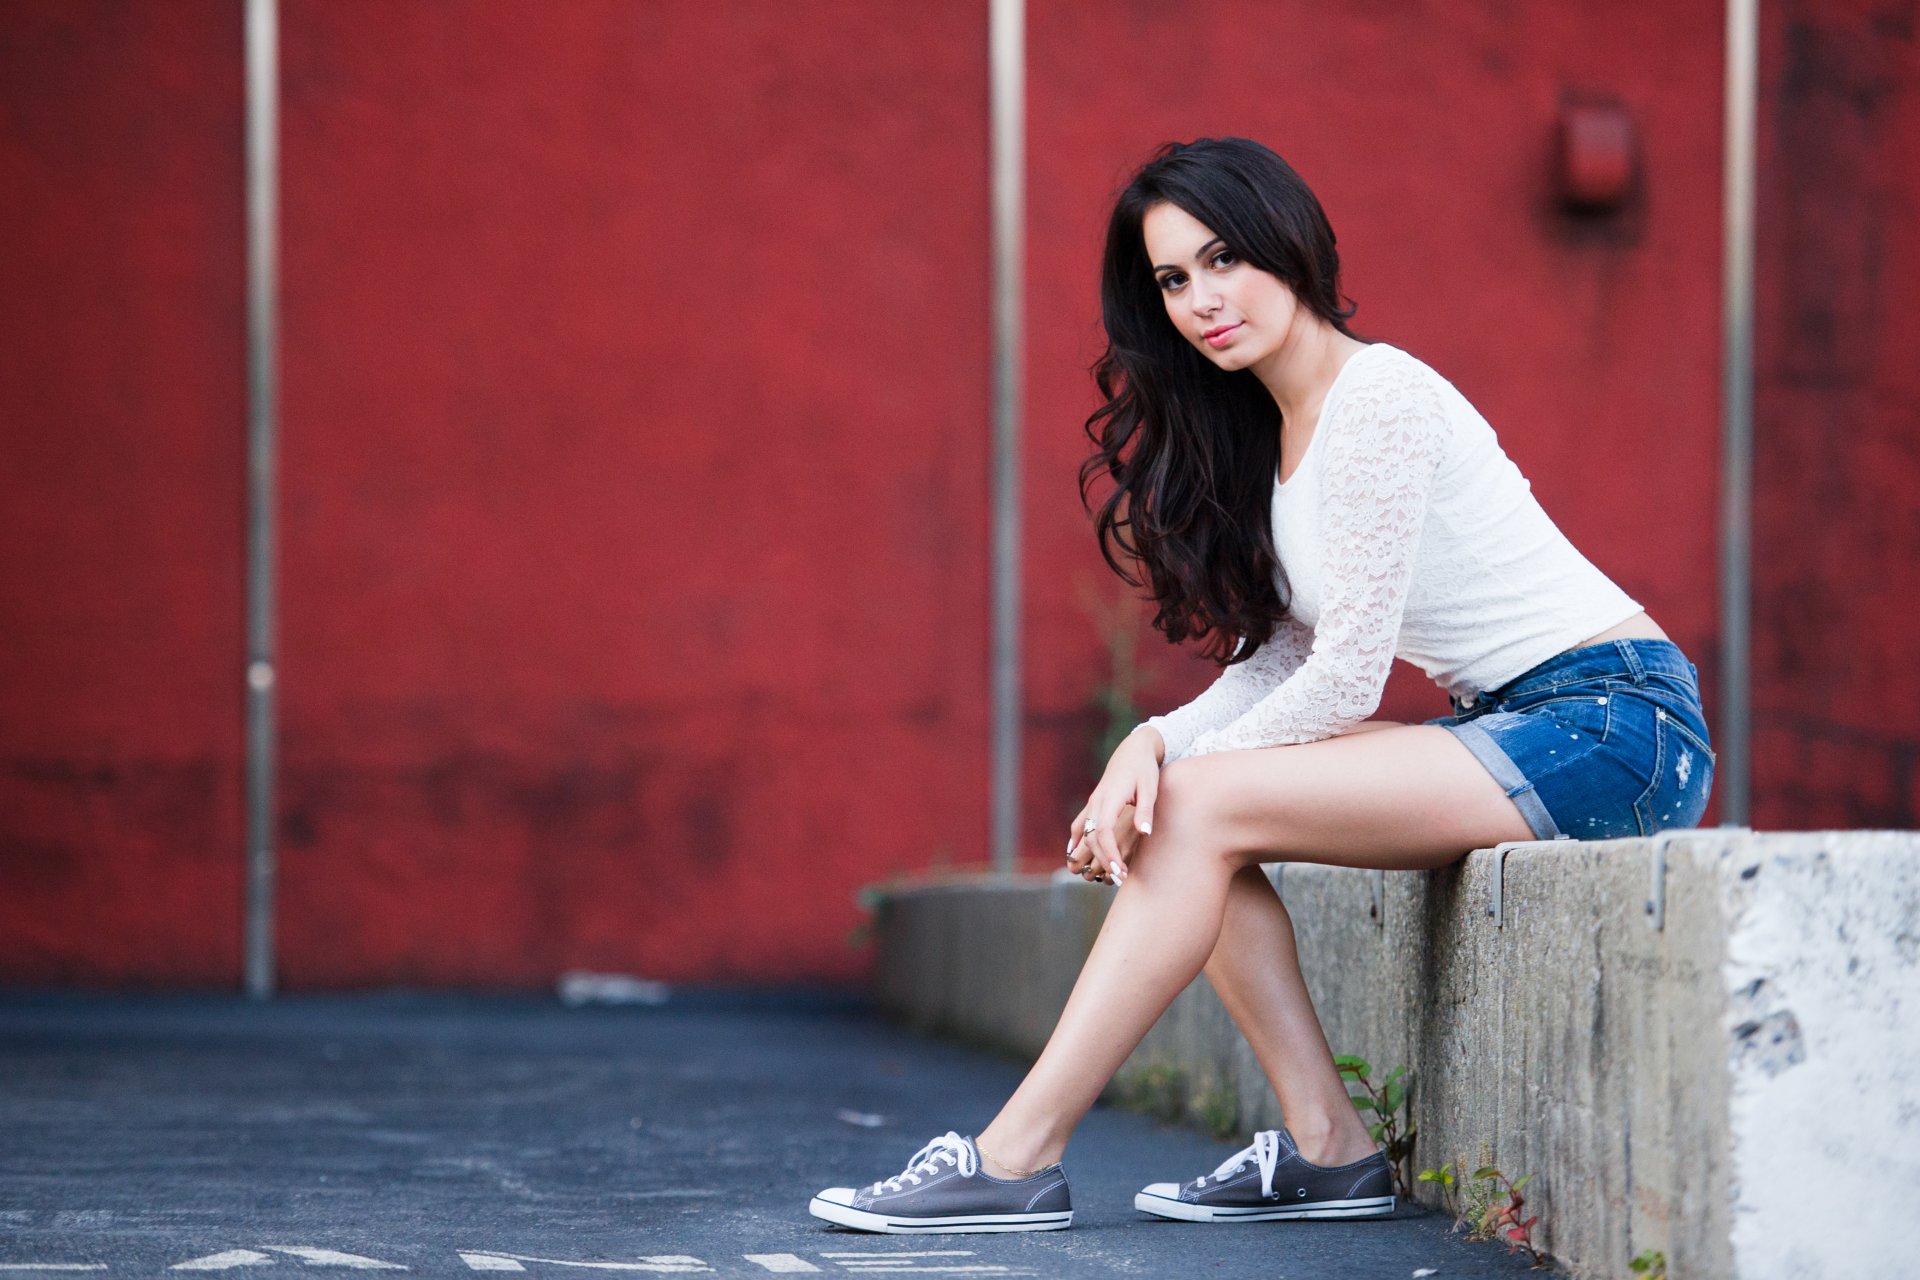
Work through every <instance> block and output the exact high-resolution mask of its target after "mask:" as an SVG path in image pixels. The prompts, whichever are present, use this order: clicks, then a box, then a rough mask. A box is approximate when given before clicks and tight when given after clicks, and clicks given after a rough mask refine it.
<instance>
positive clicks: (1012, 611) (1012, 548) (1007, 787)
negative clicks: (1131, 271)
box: [987, 0, 1027, 872]
mask: <svg viewBox="0 0 1920 1280" xmlns="http://www.w3.org/2000/svg"><path fill="white" fill-rule="evenodd" d="M1026 20H1027V16H1026V5H1025V0H992V8H991V11H990V14H989V18H988V36H987V38H988V45H989V51H990V57H989V61H990V66H991V82H992V93H991V96H992V108H991V110H992V144H991V145H992V157H993V158H992V165H993V176H992V185H993V865H994V868H995V870H997V871H1000V872H1011V871H1012V870H1013V868H1014V864H1015V860H1016V859H1017V858H1018V856H1019V848H1020V721H1021V706H1020V388H1021V369H1020V344H1021V319H1022V317H1021V302H1022V298H1021V294H1022V267H1023V261H1022V259H1023V258H1024V256H1025V248H1026V246H1025V243H1024V238H1025V227H1024V204H1025V185H1024V178H1025V169H1026V147H1025V132H1026V106H1025V95H1024V89H1025V81H1026Z"/></svg>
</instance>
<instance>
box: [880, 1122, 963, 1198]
mask: <svg viewBox="0 0 1920 1280" xmlns="http://www.w3.org/2000/svg"><path fill="white" fill-rule="evenodd" d="M942 1161H944V1162H946V1163H947V1164H949V1165H952V1166H954V1167H955V1168H957V1169H959V1170H960V1176H962V1177H964V1178H971V1177H972V1176H973V1174H974V1171H975V1170H977V1169H978V1168H979V1167H980V1161H979V1158H978V1157H977V1156H975V1155H974V1154H973V1144H972V1143H970V1142H968V1141H967V1140H966V1139H965V1138H963V1137H961V1136H960V1135H959V1134H957V1133H955V1132H954V1131H953V1130H951V1129H949V1130H947V1132H946V1134H945V1135H944V1136H942V1137H938V1138H935V1139H934V1140H933V1141H932V1142H929V1143H928V1144H927V1145H926V1146H924V1147H922V1148H920V1149H919V1150H918V1151H916V1152H914V1153H913V1159H911V1160H909V1161H907V1167H906V1168H904V1169H902V1170H901V1171H900V1172H899V1173H896V1174H894V1175H893V1176H892V1177H891V1178H885V1179H882V1180H881V1181H879V1182H876V1183H874V1184H873V1190H874V1194H876V1195H878V1194H879V1193H880V1192H881V1191H883V1190H884V1191H898V1190H900V1182H901V1180H902V1179H905V1180H906V1181H908V1182H911V1183H913V1185H914V1186H916V1187H917V1186H919V1185H920V1175H921V1174H923V1173H925V1174H935V1173H938V1172H940V1164H941V1162H942Z"/></svg>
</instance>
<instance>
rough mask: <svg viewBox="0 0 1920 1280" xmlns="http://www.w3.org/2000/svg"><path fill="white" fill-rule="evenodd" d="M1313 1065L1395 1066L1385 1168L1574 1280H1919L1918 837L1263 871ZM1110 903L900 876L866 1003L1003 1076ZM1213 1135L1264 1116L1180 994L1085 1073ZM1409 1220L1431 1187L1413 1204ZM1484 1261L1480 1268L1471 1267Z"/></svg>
mask: <svg viewBox="0 0 1920 1280" xmlns="http://www.w3.org/2000/svg"><path fill="white" fill-rule="evenodd" d="M1276 872H1277V875H1278V883H1279V885H1280V889H1281V895H1282V897H1283V898H1284V899H1285V900H1286V903H1287V906H1288V909H1289V911H1290V912H1291V914H1292V916H1293V921H1294V927H1295V931H1296V934H1297V936H1298V940H1299V946H1300V953H1301V964H1302V968H1303V970H1304V971H1305V974H1306V977H1307V982H1308V986H1309V988H1310V989H1311V991H1312V993H1313V997H1314V1002H1315V1005H1316V1007H1317V1008H1318V1010H1319V1012H1320V1016H1321V1020H1322V1022H1323V1023H1324V1024H1325V1026H1326V1029H1327V1036H1328V1039H1329V1040H1330V1041H1331V1042H1332V1044H1333V1047H1334V1051H1335V1052H1336V1053H1354V1054H1359V1055H1362V1056H1364V1057H1366V1058H1368V1059H1369V1061H1370V1062H1372V1063H1373V1064H1374V1065H1375V1071H1376V1076H1377V1075H1380V1074H1384V1073H1385V1071H1386V1070H1387V1069H1389V1068H1391V1067H1393V1066H1398V1065H1404V1066H1406V1067H1407V1068H1408V1070H1409V1071H1410V1072H1411V1073H1412V1079H1413V1094H1412V1102H1411V1104H1410V1106H1411V1113H1412V1122H1413V1124H1414V1125H1415V1127H1416V1129H1417V1135H1418V1136H1417V1139H1416V1146H1415V1148H1414V1152H1413V1170H1414V1172H1415V1173H1417V1172H1418V1171H1419V1170H1420V1169H1423V1168H1428V1167H1438V1166H1441V1165H1443V1164H1445V1163H1447V1162H1448V1161H1450V1160H1464V1161H1465V1162H1466V1170H1467V1171H1468V1172H1471V1171H1472V1169H1473V1168H1474V1167H1476V1166H1477V1165H1479V1164H1481V1163H1483V1162H1484V1163H1492V1164H1496V1165H1498V1166H1499V1167H1500V1168H1501V1169H1502V1170H1504V1171H1505V1172H1507V1173H1508V1174H1509V1175H1511V1176H1514V1177H1518V1176H1520V1175H1521V1174H1524V1173H1531V1174H1533V1175H1534V1180H1533V1182H1532V1183H1531V1185H1530V1186H1529V1187H1528V1193H1529V1199H1530V1203H1531V1208H1532V1210H1533V1211H1537V1212H1538V1213H1539V1214H1540V1223H1539V1225H1538V1226H1537V1227H1536V1228H1535V1238H1536V1240H1537V1241H1538V1243H1539V1244H1540V1245H1541V1246H1542V1247H1543V1248H1544V1249H1546V1250H1547V1251H1549V1252H1550V1253H1552V1254H1553V1255H1554V1256H1555V1258H1556V1259H1557V1260H1558V1261H1559V1262H1560V1263H1561V1265H1563V1266H1565V1267H1567V1268H1568V1269H1569V1270H1570V1271H1572V1272H1573V1274H1575V1275H1577V1276H1592V1277H1602V1276H1604V1277H1609V1280H1618V1278H1623V1277H1626V1276H1627V1275H1628V1274H1629V1272H1628V1263H1629V1260H1630V1259H1632V1258H1633V1257H1634V1255H1636V1254H1637V1253H1639V1252H1641V1251H1642V1250H1645V1249H1658V1250H1660V1251H1662V1252H1663V1253H1664V1254H1665V1255H1666V1258H1667V1263H1668V1269H1669V1273H1670V1274H1671V1275H1673V1276H1674V1277H1675V1280H1702V1278H1704V1277H1722V1276H1724V1277H1738V1278H1739V1280H1756V1278H1770V1277H1783V1278H1784V1277H1836V1278H1837V1277H1847V1278H1848V1280H1853V1278H1854V1277H1860V1276H1868V1275H1874V1276H1889V1277H1891V1276H1908V1275H1915V1276H1920V1261H1916V1260H1915V1258H1914V1256H1913V1254H1914V1250H1913V1248H1912V1246H1911V1245H1910V1244H1909V1243H1908V1242H1907V1241H1906V1239H1905V1236H1904V1230H1903V1228H1904V1227H1905V1225H1906V1224H1907V1223H1909V1222H1912V1221H1914V1220H1916V1219H1920V834H1916V833H1912V832H1896V831H1833V832H1806V833H1755V832H1749V831H1744V830H1738V829H1715V830H1705V831H1696V832H1683V833H1674V832H1668V833H1663V834H1662V835H1661V836H1659V837H1655V838H1654V839H1652V840H1617V841H1604V842H1574V841H1560V842H1552V843H1529V844H1521V845H1514V846H1507V847H1503V848H1501V849H1497V850H1482V851H1479V852H1476V853H1474V854H1472V855H1470V856H1469V857H1467V858H1466V859H1464V860H1462V861H1461V862H1458V863H1455V864H1453V865H1452V866H1449V867H1446V868H1443V869H1441V870H1439V871H1434V872H1421V873H1384V874H1383V873H1375V872H1365V871H1353V870H1347V869H1343V868H1333V867H1320V866H1311V865H1305V864H1288V865H1285V866H1284V868H1276ZM1111 892H1112V890H1108V889H1104V888H1098V887H1095V886H1089V885H1084V884H1082V883H1080V882H1078V881H1067V882H1056V881H1053V880H1050V879H1046V878H1017V879H987V878H982V879H978V880H971V881H950V882H946V883H937V884H936V883H929V884H925V885H921V886H904V887H898V888H895V889H892V890H890V891H888V892H887V893H885V894H884V895H882V899H881V903H880V908H879V920H878V929H879V943H880V956H879V966H878V988H879V998H880V999H881V1001H882V1002H883V1004H884V1005H885V1006H886V1007H888V1008H889V1009H891V1010H892V1011H894V1012H895V1013H897V1014H898V1015H899V1016H901V1017H902V1018H904V1019H906V1020H907V1021H908V1022H910V1023H912V1024H913V1025H915V1026H918V1027H920V1028H922V1029H925V1030H929V1031H933V1032H938V1033H944V1034H949V1035H957V1036H961V1037H964V1038H966V1039H968V1040H971V1041H974V1042H977V1043H983V1044H989V1045H994V1046H998V1047H1000V1048H1003V1049H1007V1050H1012V1051H1014V1052H1017V1053H1021V1054H1024V1055H1028V1056H1031V1055H1033V1054H1036V1053H1037V1052H1038V1051H1039V1049H1040V1047H1041V1046H1042V1045H1043V1044H1044V1043H1045V1041H1046V1037H1047V1035H1048V1033H1049V1032H1050V1031H1051V1030H1052V1027H1053V1023H1054V1020H1055V1018H1056V1017H1057V1016H1058V1014H1059V1011H1060V1008H1061V1007H1062V1005H1064V1004H1065V1002H1066V997H1067V993H1068V991H1069V990H1070V989H1071V987H1072V984H1073V980H1074V978H1075V976H1076V975H1077V973H1078V970H1079V967H1080V963H1081V961H1082V960H1083V958H1084V957H1085V955H1086V953H1087V950H1088V948H1089V946H1090V945H1091V943H1092V940H1093V938H1094V936H1095V934H1096V933H1097V932H1098V930H1099V927H1100V922H1101V919H1102V918H1103V917H1104V914H1105V911H1106V903H1107V900H1108V895H1109V894H1110V893H1111ZM1115 1087H1116V1089H1118V1090H1120V1091H1122V1092H1131V1093H1133V1094H1134V1095H1135V1097H1136V1098H1137V1099H1146V1100H1149V1101H1157V1103H1158V1105H1161V1106H1163V1107H1165V1108H1167V1109H1169V1110H1170V1111H1175V1112H1178V1113H1180V1114H1181V1115H1182V1116H1184V1117H1185V1118H1187V1119H1189V1120H1192V1121H1195V1122H1198V1123H1202V1124H1205V1125H1207V1126H1209V1127H1212V1128H1214V1129H1216V1130H1217V1131H1220V1132H1222V1133H1229V1132H1230V1133H1234V1134H1245V1133H1249V1132H1251V1131H1253V1130H1256V1129H1262V1128H1273V1127H1276V1126H1278V1125H1280V1124H1282V1123H1283V1118H1282V1117H1281V1115H1280V1114H1279V1110H1278V1106H1277V1103H1276V1102H1275V1100H1274V1098H1273V1094H1272V1091H1271V1089H1270V1088H1269V1087H1268V1085H1267V1083H1266V1080H1265V1078H1264V1077H1263V1076H1262V1074H1261V1072H1260V1068H1259V1065H1258V1063H1257V1062H1256V1061H1255V1060H1254V1057H1253V1054H1252V1052H1251V1050H1250V1049H1249V1048H1248V1047H1247V1045H1246V1042H1245V1041H1244V1040H1243V1039H1242V1038H1241V1037H1240V1035H1239V1033H1238V1032H1237V1030H1236V1029H1235V1028H1234V1026H1233V1024H1232V1021H1231V1020H1230V1019H1229V1018H1228V1017H1227V1014H1226V1011H1225V1010H1224V1009H1223V1008H1222V1007H1221V1005H1220V1003H1219V1001H1218V999H1217V998H1216V997H1215V996H1214V994H1213V992H1212V991H1211V989H1210V988H1209V987H1208V986H1207V983H1206V980H1205V979H1204V978H1202V979H1200V980H1198V981H1197V982H1195V984H1194V985H1193V986H1192V987H1191V988H1189V989H1188V990H1187V991H1186V992H1185V993H1183V994H1182V995H1181V996H1180V998H1179V999H1178V1000H1177V1001H1175V1003H1174V1005H1173V1007H1172V1008H1171V1009H1170V1010H1169V1011H1168V1012H1167V1015H1166V1016H1165V1017H1164V1018H1162V1019H1161V1020H1160V1022H1159V1024H1158V1025H1157V1026H1155V1028H1154V1029H1153V1031H1152V1032H1151V1033H1150V1034H1149V1035H1148V1037H1147V1039H1146V1040H1145V1041H1144V1042H1143V1043H1142V1044H1141V1046H1140V1048H1139V1049H1138V1051H1137V1052H1136V1053H1135V1054H1134V1056H1133V1057H1132V1058H1131V1059H1129V1061H1128V1063H1127V1065H1126V1067H1125V1068H1124V1069H1123V1071H1122V1072H1121V1074H1120V1076H1119V1077H1118V1078H1117V1080H1116V1086H1115ZM1420 1191H1421V1198H1422V1199H1423V1200H1424V1201H1426V1202H1427V1203H1430V1204H1433V1205H1435V1206H1436V1207H1437V1206H1438V1205H1439V1195H1438V1191H1437V1189H1436V1188H1434V1187H1432V1186H1426V1187H1423V1188H1421V1189H1420ZM1490 1247H1492V1246H1490Z"/></svg>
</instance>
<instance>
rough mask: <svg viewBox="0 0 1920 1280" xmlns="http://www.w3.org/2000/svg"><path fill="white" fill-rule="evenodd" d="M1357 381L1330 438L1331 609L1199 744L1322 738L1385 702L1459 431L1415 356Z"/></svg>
mask: <svg viewBox="0 0 1920 1280" xmlns="http://www.w3.org/2000/svg"><path fill="white" fill-rule="evenodd" d="M1368 373H1369V376H1368V377H1367V378H1366V379H1365V380H1364V381H1362V382H1360V383H1359V384H1357V385H1355V386H1354V387H1352V388H1350V389H1349V390H1348V392H1347V394H1346V396H1345V398H1344V399H1342V400H1341V401H1340V402H1339V404H1338V406H1337V408H1338V410H1339V412H1338V414H1337V415H1336V419H1335V420H1334V421H1331V422H1323V423H1321V424H1320V430H1322V431H1330V432H1331V433H1332V434H1330V435H1329V436H1328V438H1327V441H1326V456H1325V457H1324V458H1323V462H1324V463H1325V464H1326V470H1325V472H1324V475H1325V486H1326V487H1325V490H1324V505H1323V508H1322V510H1323V514H1324V521H1325V523H1324V526H1323V527H1324V542H1325V546H1324V547H1323V552H1324V555H1325V568H1324V570H1323V573H1322V578H1323V584H1324V585H1323V587H1322V590H1321V608H1320V620H1319V623H1318V625H1317V626H1316V627H1315V629H1314V637H1313V645H1312V649H1311V651H1310V652H1309V653H1308V655H1307V657H1306V660H1305V661H1303V662H1301V663H1300V664H1299V666H1298V667H1297V669H1295V670H1294V671H1293V673H1292V674H1291V675H1290V676H1288V677H1287V678H1286V680H1285V681H1284V682H1283V683H1282V684H1281V685H1280V686H1279V688H1277V689H1274V690H1273V691H1272V692H1270V693H1268V694H1267V695H1266V696H1264V697H1262V698H1261V699H1260V700H1259V701H1258V702H1256V703H1254V704H1253V705H1252V706H1251V707H1248V708H1247V709H1246V710H1245V711H1244V712H1242V713H1241V714H1240V715H1238V716H1237V717H1235V718H1234V719H1233V720H1232V721H1231V722H1230V723H1227V724H1224V725H1221V726H1219V727H1217V728H1213V729H1210V730H1208V731H1206V732H1204V733H1202V734H1201V735H1200V736H1199V737H1198V738H1197V739H1196V740H1195V741H1194V742H1193V743H1192V744H1191V746H1190V747H1189V748H1188V750H1187V751H1186V754H1188V755H1205V754H1208V753H1210V752H1214V751H1235V750H1247V749H1251V748H1255V747H1271V746H1277V745H1280V744H1282V743H1293V742H1316V741H1318V740H1320V739H1322V738H1330V737H1333V736H1334V735H1335V734H1339V733H1344V732H1346V731H1347V730H1348V729H1351V728H1352V727H1353V726H1354V725H1356V724H1359V723H1360V722H1361V721H1362V720H1365V719H1366V718H1367V717H1368V716H1370V715H1372V714H1373V713H1374V711H1375V710H1376V709H1378V707H1379V706H1380V694H1381V691H1382V690H1383V689H1384V688H1385V687H1386V683H1387V673H1388V671H1389V670H1390V669H1391V668H1392V666H1393V654H1394V649H1395V648H1396V647H1397V643H1398V640H1399V635H1400V621H1401V616H1402V614H1403V613H1404V612H1405V610H1406V603H1407V590H1408V588H1409V586H1410V585H1411V583H1412V581H1413V565H1414V559H1415V557H1416V555H1417V554H1418V552H1419V549H1420V534H1421V530H1422V528H1423V527H1424V526H1425V524H1426V516H1427V506H1428V502H1429V499H1430V498H1431V496H1432V492H1433V482H1434V476H1435V475H1436V474H1437V472H1438V471H1439V467H1440V458H1441V455H1442V452H1443V451H1444V448H1445V445H1446V439H1447V430H1448V427H1447V418H1446V412H1445V409H1444V408H1443V406H1442V403H1441V400H1440V395H1439V388H1438V387H1437V386H1436V385H1435V383H1434V379H1433V377H1432V375H1431V374H1429V373H1428V372H1427V371H1426V370H1425V369H1424V368H1422V367H1420V366H1419V365H1418V364H1417V363H1415V362H1414V361H1412V360H1411V359H1410V358H1407V359H1402V358H1398V357H1396V358H1394V359H1392V360H1385V361H1381V362H1380V364H1379V365H1378V367H1377V368H1376V369H1375V370H1369V371H1368Z"/></svg>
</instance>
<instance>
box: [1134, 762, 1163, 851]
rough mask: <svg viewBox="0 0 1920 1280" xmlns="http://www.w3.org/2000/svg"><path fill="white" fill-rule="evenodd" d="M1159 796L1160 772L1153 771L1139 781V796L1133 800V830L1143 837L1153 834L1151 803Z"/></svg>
mask: <svg viewBox="0 0 1920 1280" xmlns="http://www.w3.org/2000/svg"><path fill="white" fill-rule="evenodd" d="M1159 795H1160V771H1159V770H1158V769H1155V770H1154V771H1153V772H1152V773H1150V774H1147V775H1146V776H1145V777H1143V778H1141V779H1140V790H1139V794H1137V795H1135V796H1134V798H1133V829H1134V830H1135V831H1138V832H1139V833H1140V834H1141V835H1143V836H1148V835H1152V834H1153V802H1154V800H1156V799H1157V798H1158V797H1159Z"/></svg>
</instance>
